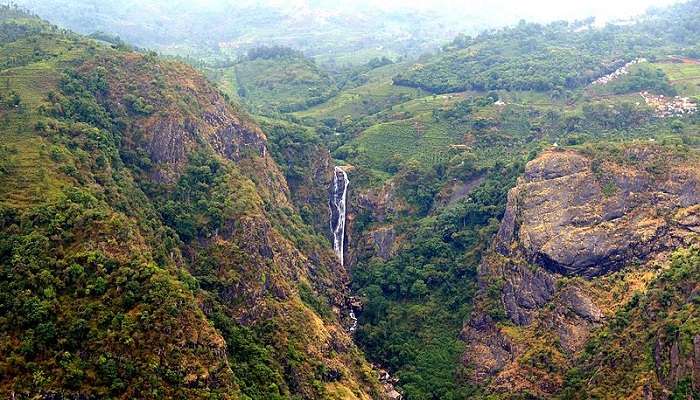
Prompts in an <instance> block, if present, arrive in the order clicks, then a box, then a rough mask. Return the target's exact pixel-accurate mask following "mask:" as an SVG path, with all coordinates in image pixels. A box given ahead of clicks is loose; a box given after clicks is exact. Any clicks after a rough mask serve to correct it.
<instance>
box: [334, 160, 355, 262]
mask: <svg viewBox="0 0 700 400" xmlns="http://www.w3.org/2000/svg"><path fill="white" fill-rule="evenodd" d="M349 183H350V181H349V180H348V174H347V173H345V171H343V169H342V168H340V167H335V170H334V174H333V193H332V195H331V199H330V202H329V206H330V209H331V232H332V233H333V250H335V254H336V255H337V256H338V259H339V260H340V265H345V260H344V254H343V252H344V249H345V201H346V199H347V194H348V184H349Z"/></svg>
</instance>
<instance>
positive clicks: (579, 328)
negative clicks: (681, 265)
mask: <svg viewBox="0 0 700 400" xmlns="http://www.w3.org/2000/svg"><path fill="white" fill-rule="evenodd" d="M687 157H688V156H686V155H684V154H682V153H676V152H674V151H672V150H669V149H664V148H661V147H659V146H653V145H632V146H626V147H623V148H621V149H619V148H618V149H614V150H611V151H608V150H605V149H603V150H601V151H599V152H586V151H574V150H561V149H551V150H548V151H546V152H544V153H543V154H542V155H541V156H539V157H538V158H537V159H535V160H533V161H531V162H530V163H528V164H527V166H526V169H525V173H524V175H523V176H522V177H521V178H520V179H519V181H518V184H517V186H516V187H515V188H513V189H512V190H511V191H510V192H509V195H508V205H507V210H506V213H505V215H504V217H503V220H502V223H501V226H500V229H499V232H498V234H497V236H496V238H495V242H494V244H493V248H492V251H491V252H490V254H488V255H487V256H486V257H485V258H484V260H483V261H482V264H481V266H480V268H479V284H480V288H481V289H480V292H479V296H478V300H477V302H476V311H475V312H474V313H473V316H472V318H471V319H470V320H469V321H467V323H466V324H465V327H464V330H463V338H464V340H465V341H466V344H467V351H466V353H465V355H464V363H465V365H467V366H468V367H469V368H470V369H471V371H472V379H473V380H474V381H476V382H480V383H482V384H486V385H488V386H489V387H491V388H492V389H493V390H495V391H504V392H510V393H513V392H517V391H528V392H530V393H533V394H536V395H540V396H551V395H552V394H555V393H557V392H558V391H559V390H560V389H561V387H562V385H563V376H564V374H565V372H566V371H567V370H568V369H569V368H571V367H572V366H573V365H574V363H575V360H576V358H577V356H578V355H579V353H580V351H581V350H582V349H583V347H584V345H585V344H586V343H587V341H588V340H589V338H590V337H591V335H592V332H594V331H596V329H598V328H600V327H601V326H603V325H604V324H605V323H606V322H607V321H608V320H609V318H611V317H612V315H614V314H615V312H617V310H619V309H620V307H622V305H624V304H626V303H627V302H628V301H629V300H630V297H631V294H632V292H634V291H635V290H640V291H643V290H644V289H645V288H646V286H647V284H648V283H649V282H651V280H652V279H653V277H655V276H656V275H657V270H658V268H660V267H659V266H660V265H663V263H664V260H665V259H666V258H667V257H668V254H669V253H670V252H671V251H673V250H675V249H678V248H686V247H689V246H691V245H693V244H696V243H698V224H697V222H698V212H700V207H699V206H698V204H700V169H698V167H697V164H696V163H695V162H694V161H693V160H690V159H688V158H687Z"/></svg>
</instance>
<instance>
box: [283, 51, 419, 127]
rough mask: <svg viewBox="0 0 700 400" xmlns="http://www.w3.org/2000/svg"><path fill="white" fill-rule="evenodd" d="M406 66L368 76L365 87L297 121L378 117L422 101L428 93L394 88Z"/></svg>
mask: <svg viewBox="0 0 700 400" xmlns="http://www.w3.org/2000/svg"><path fill="white" fill-rule="evenodd" d="M404 67H405V65H404V64H393V65H387V66H384V67H380V68H377V69H374V70H372V71H370V72H369V73H367V74H366V75H365V76H364V77H363V79H366V83H364V84H363V85H360V86H358V87H356V88H352V89H348V90H344V91H342V92H340V93H339V94H338V95H337V96H335V97H333V98H331V99H330V100H328V101H327V102H325V103H322V104H319V105H318V106H315V107H312V108H310V109H308V110H305V111H301V112H298V113H296V116H297V117H300V118H304V117H311V118H316V119H322V118H338V119H340V118H344V117H346V116H350V117H352V118H353V119H357V118H361V117H364V116H368V115H372V114H376V113H377V112H380V111H382V110H385V109H387V108H391V107H392V106H395V105H397V104H400V103H404V102H406V101H409V100H412V99H416V98H420V97H423V96H426V95H427V92H425V91H423V90H420V89H414V88H407V87H400V86H395V85H394V84H393V82H392V78H393V77H394V75H396V73H398V71H400V70H401V69H403V68H404Z"/></svg>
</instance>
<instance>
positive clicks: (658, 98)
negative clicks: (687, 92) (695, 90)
mask: <svg viewBox="0 0 700 400" xmlns="http://www.w3.org/2000/svg"><path fill="white" fill-rule="evenodd" d="M639 94H640V95H641V96H642V98H643V99H644V101H645V102H646V103H647V105H648V106H649V107H651V108H653V109H654V111H655V112H656V115H657V116H658V117H661V118H667V117H682V116H684V115H690V114H695V113H696V112H697V111H698V105H697V104H696V103H694V102H693V101H692V100H690V98H688V97H681V96H675V97H667V96H664V95H662V94H660V95H655V94H652V93H649V92H641V93H639Z"/></svg>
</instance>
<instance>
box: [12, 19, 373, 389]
mask: <svg viewBox="0 0 700 400" xmlns="http://www.w3.org/2000/svg"><path fill="white" fill-rule="evenodd" d="M2 12H3V16H4V17H5V18H7V20H6V23H5V24H4V25H3V27H2V28H3V29H14V27H16V26H22V25H24V24H27V23H28V22H26V21H31V24H30V25H31V26H36V27H39V28H38V29H39V31H38V32H30V31H26V30H23V31H24V32H25V33H23V34H22V35H14V34H13V35H10V34H8V35H4V36H2V37H3V38H4V39H3V41H2V43H0V46H1V47H2V50H3V51H12V52H14V54H16V55H17V60H24V61H22V62H19V61H18V62H16V63H14V64H13V65H12V66H10V67H7V66H6V67H3V70H2V71H0V75H1V76H2V77H3V80H4V81H5V82H6V85H5V87H4V90H3V91H2V98H3V102H2V108H0V118H2V126H1V127H0V132H1V134H2V137H3V147H2V149H1V151H0V171H1V173H0V199H1V201H2V203H1V204H2V206H1V209H2V212H1V213H0V214H1V215H2V220H1V224H0V228H1V229H2V235H0V236H1V237H2V239H0V266H1V267H0V270H1V271H2V274H3V276H4V279H3V280H2V282H1V283H0V286H1V290H0V292H1V293H2V295H1V297H0V310H2V315H3V317H2V320H0V321H1V323H0V330H2V337H3V339H2V340H1V341H0V359H1V360H2V361H1V362H0V368H1V370H2V374H1V376H2V378H0V392H2V393H3V394H7V395H8V396H9V395H12V394H14V395H15V396H19V397H20V398H22V397H34V396H37V395H40V396H49V395H52V396H58V397H62V396H63V397H75V396H77V395H81V396H88V397H90V396H93V397H95V396H96V397H113V398H162V397H166V398H173V397H180V398H205V397H206V398H211V397H212V396H213V397H216V398H254V399H273V398H279V399H283V398H305V399H306V398H309V399H314V398H338V399H341V398H342V399H353V398H359V399H369V398H381V397H382V396H383V394H382V392H381V388H380V386H379V385H378V382H377V380H376V378H375V377H374V376H373V374H372V371H371V368H370V366H369V365H368V364H367V363H366V362H365V361H364V358H363V355H362V354H361V353H360V352H359V351H358V350H357V349H356V347H355V346H354V344H353V343H352V340H351V339H350V337H349V336H348V334H347V333H346V330H345V328H343V325H342V319H343V317H344V313H343V310H344V309H345V308H346V302H347V300H346V292H345V285H346V283H347V280H348V278H347V272H346V271H345V270H344V269H343V268H342V267H341V266H340V265H339V264H338V263H337V261H336V259H335V257H334V255H333V254H332V252H331V251H330V248H329V246H328V243H327V242H326V241H324V240H323V239H321V238H318V237H317V236H315V235H314V234H313V231H312V230H311V229H310V228H309V227H308V226H307V225H305V224H304V223H303V222H302V221H301V219H300V218H299V217H298V215H297V214H296V211H295V209H294V208H293V207H292V205H291V204H292V203H291V201H290V200H289V196H290V194H289V189H288V186H287V183H286V180H285V179H284V176H283V175H282V173H281V171H280V169H279V167H278V166H277V164H276V163H275V162H274V160H273V159H272V158H271V157H270V155H269V152H268V151H267V140H266V137H265V135H264V134H263V133H262V131H261V130H260V128H259V127H258V126H257V125H256V124H254V123H253V122H252V121H251V120H250V119H249V118H247V117H245V116H244V115H243V114H242V113H241V112H240V111H238V110H236V109H234V108H233V107H232V106H231V105H229V104H228V103H227V102H226V101H225V99H224V97H223V96H222V95H221V94H220V93H219V92H218V91H216V90H214V89H213V88H212V87H211V86H210V85H209V84H208V83H207V82H206V80H205V79H203V78H202V77H201V75H199V74H198V73H197V72H195V71H194V70H193V69H191V68H190V67H187V66H184V65H182V64H178V63H172V62H165V61H162V60H159V59H158V58H157V57H155V56H154V55H151V54H147V55H143V54H138V53H130V52H124V51H118V50H113V49H109V48H105V47H102V46H101V45H98V44H95V43H94V42H91V41H89V40H86V39H83V38H80V37H76V36H72V35H70V34H66V33H60V32H58V31H57V30H55V29H54V28H52V27H50V26H47V25H45V24H43V23H41V22H40V21H38V20H33V19H31V18H29V17H27V16H26V15H22V14H21V13H19V14H17V13H16V12H15V11H14V10H11V9H7V8H3V9H2ZM15 14H17V15H15ZM25 20H26V21H25ZM7 21H9V22H7ZM14 30H17V29H14ZM25 39H26V42H22V41H23V40H25ZM24 53H26V54H33V55H34V56H33V57H32V58H29V57H24V56H23V54H24ZM37 55H40V56H37ZM15 98H17V99H18V100H17V101H16V102H15Z"/></svg>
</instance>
